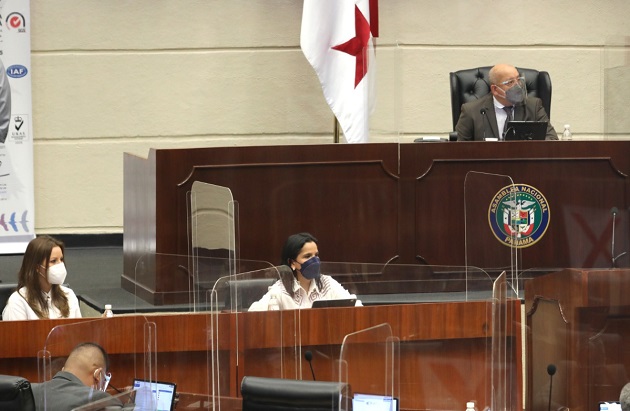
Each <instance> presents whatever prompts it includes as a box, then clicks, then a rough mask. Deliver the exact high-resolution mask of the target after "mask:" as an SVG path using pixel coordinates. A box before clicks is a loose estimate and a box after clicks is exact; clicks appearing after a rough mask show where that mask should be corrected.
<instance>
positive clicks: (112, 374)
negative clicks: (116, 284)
mask: <svg viewBox="0 0 630 411" xmlns="http://www.w3.org/2000/svg"><path fill="white" fill-rule="evenodd" d="M156 344H157V341H156V325H155V323H152V322H150V321H148V320H147V319H146V318H145V317H143V316H132V317H123V316H120V317H113V318H101V319H97V320H89V321H81V322H77V323H72V324H65V325H58V326H56V327H54V328H53V329H52V330H51V331H50V333H49V334H48V337H47V338H46V342H45V344H44V347H43V348H42V350H41V351H40V352H39V353H38V373H39V380H40V382H42V383H43V384H42V385H41V386H40V388H39V389H36V390H35V391H34V397H35V400H36V402H37V403H38V404H39V405H40V407H39V408H38V409H44V410H58V409H61V408H62V404H63V406H65V407H68V406H69V405H68V402H72V404H71V406H72V407H79V406H83V405H87V404H90V403H92V402H94V401H98V400H102V399H108V398H109V397H110V395H111V394H116V393H117V392H119V391H124V390H125V387H128V386H131V385H132V384H133V381H134V379H136V378H140V379H145V380H148V381H152V380H155V379H156V378H158V374H157V359H156ZM58 373H61V374H58ZM64 373H72V374H74V375H75V376H76V377H78V378H80V379H81V380H82V381H84V380H85V378H88V379H89V380H90V381H91V382H92V385H91V386H85V385H83V384H84V382H83V383H78V384H77V385H78V388H77V390H76V393H74V395H71V396H68V393H67V392H65V391H64V390H61V389H59V388H58V384H59V383H60V381H61V383H63V379H64V378H66V379H67V378H71V377H70V376H68V375H67V374H64ZM53 378H55V379H54V380H53ZM51 380H52V381H51ZM104 391H106V392H104ZM114 402H115V401H114Z"/></svg>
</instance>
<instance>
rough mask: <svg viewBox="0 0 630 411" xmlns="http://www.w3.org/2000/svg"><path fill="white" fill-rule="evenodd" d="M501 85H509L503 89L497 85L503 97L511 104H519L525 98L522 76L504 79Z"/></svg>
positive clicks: (525, 89)
mask: <svg viewBox="0 0 630 411" xmlns="http://www.w3.org/2000/svg"><path fill="white" fill-rule="evenodd" d="M501 85H503V86H505V87H509V88H508V89H507V90H503V89H502V88H501V87H498V86H497V87H498V88H499V89H500V90H501V91H502V92H503V94H504V98H505V99H506V100H507V101H509V102H510V103H512V105H515V106H516V105H518V104H521V103H522V102H523V101H525V99H526V98H527V87H526V86H525V78H524V77H518V78H515V79H510V80H506V81H504V82H502V83H501Z"/></svg>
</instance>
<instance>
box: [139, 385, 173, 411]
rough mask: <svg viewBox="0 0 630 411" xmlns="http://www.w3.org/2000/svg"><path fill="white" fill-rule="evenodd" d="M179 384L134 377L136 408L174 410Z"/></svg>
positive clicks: (162, 410) (161, 410)
mask: <svg viewBox="0 0 630 411" xmlns="http://www.w3.org/2000/svg"><path fill="white" fill-rule="evenodd" d="M176 387H177V385H176V384H175V383H171V382H160V381H157V382H151V381H147V380H141V379H138V378H136V379H134V380H133V388H134V389H135V390H136V396H135V399H134V402H135V409H140V410H149V409H154V410H157V411H172V410H173V404H174V403H175V390H176Z"/></svg>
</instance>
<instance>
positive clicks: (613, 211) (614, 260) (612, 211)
mask: <svg viewBox="0 0 630 411" xmlns="http://www.w3.org/2000/svg"><path fill="white" fill-rule="evenodd" d="M610 214H612V216H613V220H612V238H611V245H610V254H611V257H612V265H611V268H617V259H618V258H620V257H623V256H624V255H626V254H627V251H624V252H623V253H621V254H619V255H617V256H616V255H615V223H616V220H617V214H619V209H617V207H613V208H611V209H610Z"/></svg>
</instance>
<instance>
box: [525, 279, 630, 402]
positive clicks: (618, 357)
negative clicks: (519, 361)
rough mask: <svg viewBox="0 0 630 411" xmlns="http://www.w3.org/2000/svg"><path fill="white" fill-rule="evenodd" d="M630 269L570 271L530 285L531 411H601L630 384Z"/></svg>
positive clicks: (527, 296) (527, 285)
mask: <svg viewBox="0 0 630 411" xmlns="http://www.w3.org/2000/svg"><path fill="white" fill-rule="evenodd" d="M628 295H630V270H627V269H613V270H582V269H566V270H564V271H560V272H557V273H553V274H548V275H545V276H541V277H538V278H535V279H532V280H529V281H527V282H526V283H525V304H526V313H527V326H528V327H527V328H528V333H527V353H528V355H527V358H528V365H527V376H528V383H527V386H528V387H529V389H528V390H527V404H528V406H527V409H529V410H539V409H547V407H548V401H549V375H547V372H546V370H547V366H548V365H549V364H553V365H555V366H556V369H557V372H556V374H555V375H554V377H553V384H552V388H553V390H552V409H557V408H558V407H561V406H564V407H568V408H569V409H571V410H572V411H573V410H578V411H589V410H594V409H595V410H596V409H597V406H598V405H597V404H598V402H599V401H611V400H618V399H619V393H620V392H621V388H622V387H623V386H624V385H625V384H626V383H627V382H628V381H630V343H629V342H630V301H629V300H628Z"/></svg>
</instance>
